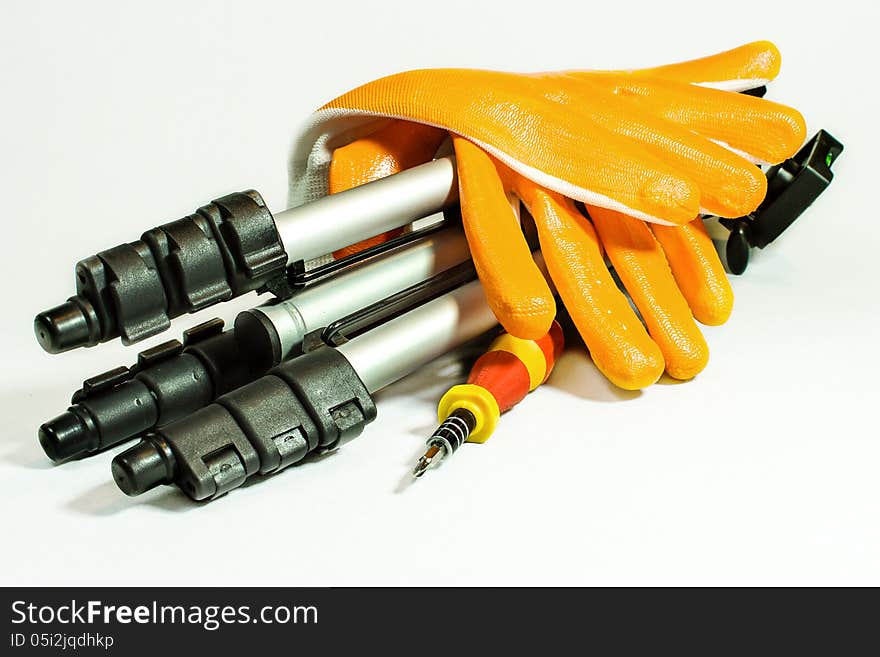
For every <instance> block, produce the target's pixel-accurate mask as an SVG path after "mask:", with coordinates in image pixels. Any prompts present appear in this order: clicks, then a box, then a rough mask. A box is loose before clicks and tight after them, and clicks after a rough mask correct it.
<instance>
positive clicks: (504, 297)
mask: <svg viewBox="0 0 880 657" xmlns="http://www.w3.org/2000/svg"><path fill="white" fill-rule="evenodd" d="M453 145H454V146H455V157H456V163H457V168H458V185H459V199H460V202H461V217H462V225H463V226H464V231H465V236H466V237H467V241H468V246H469V247H470V250H471V257H472V258H473V261H474V265H475V267H476V270H477V275H478V276H479V277H480V282H481V283H482V284H483V290H484V291H485V294H486V300H487V301H488V303H489V307H490V308H492V312H494V313H495V316H496V317H497V318H498V321H499V322H500V323H501V325H502V326H503V327H504V328H505V330H506V331H507V332H508V333H510V334H511V335H513V336H515V337H517V338H523V339H526V340H537V339H538V338H540V337H541V336H543V335H544V334H545V333H547V332H548V331H549V330H550V326H551V324H552V323H553V319H554V317H555V316H556V304H555V302H554V300H553V293H552V292H551V291H550V287H549V286H548V285H547V281H546V280H545V279H544V276H543V275H542V274H541V271H540V270H539V269H538V267H537V265H536V264H535V261H534V260H533V259H532V254H531V251H530V250H529V247H528V244H527V243H526V240H525V237H524V236H523V234H522V231H521V230H520V227H519V224H518V223H517V221H516V219H515V217H514V214H513V210H512V209H511V207H510V203H509V201H508V198H507V195H506V194H505V191H504V187H503V186H502V184H501V178H499V176H498V171H497V170H496V169H495V164H494V162H492V160H491V159H490V158H489V156H488V155H487V154H486V153H484V152H483V151H482V150H480V148H479V147H477V146H476V145H474V144H473V143H471V142H470V141H468V140H467V139H464V138H462V137H459V136H453Z"/></svg>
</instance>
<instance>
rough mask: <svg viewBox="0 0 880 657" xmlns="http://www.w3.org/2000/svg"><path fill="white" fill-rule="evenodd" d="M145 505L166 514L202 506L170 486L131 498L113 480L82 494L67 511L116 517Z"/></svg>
mask: <svg viewBox="0 0 880 657" xmlns="http://www.w3.org/2000/svg"><path fill="white" fill-rule="evenodd" d="M143 506H152V507H156V508H158V509H161V510H163V511H175V512H183V511H189V510H192V509H198V508H199V506H200V504H199V503H198V502H193V501H192V500H191V499H189V498H188V497H186V496H185V495H184V494H183V493H181V492H180V491H179V490H177V488H172V487H170V486H163V487H161V488H158V489H156V490H152V491H149V492H147V493H144V494H143V495H142V496H140V497H128V496H127V495H125V494H124V493H123V492H122V491H120V490H119V488H117V487H116V483H115V482H113V481H112V480H111V481H105V482H104V483H103V484H100V485H98V486H94V487H93V488H90V489H88V490H86V491H84V492H82V493H80V494H79V495H78V496H77V497H75V498H74V499H72V500H71V501H70V502H69V503H68V504H67V508H68V509H70V510H71V511H74V512H76V513H80V514H83V515H87V516H98V517H103V516H112V515H116V514H118V513H121V512H123V511H126V510H129V509H133V508H135V507H143Z"/></svg>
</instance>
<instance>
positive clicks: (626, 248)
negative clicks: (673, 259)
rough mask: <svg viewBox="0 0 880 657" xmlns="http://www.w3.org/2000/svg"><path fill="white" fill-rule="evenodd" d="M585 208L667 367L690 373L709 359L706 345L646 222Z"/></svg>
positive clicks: (670, 371) (690, 375) (678, 373)
mask: <svg viewBox="0 0 880 657" xmlns="http://www.w3.org/2000/svg"><path fill="white" fill-rule="evenodd" d="M587 210H588V211H589V213H590V217H592V219H593V225H594V226H595V227H596V231H597V233H598V234H599V237H600V238H601V239H602V243H603V244H604V245H605V252H606V253H607V254H608V258H609V259H610V260H611V262H612V264H613V265H614V269H615V271H616V272H617V275H618V276H619V277H620V280H621V281H622V282H623V285H624V287H625V288H626V290H627V291H628V292H629V295H630V298H632V300H633V303H635V305H636V307H637V308H638V309H639V313H640V314H641V315H642V319H644V321H645V324H646V325H647V327H648V332H649V333H650V335H651V338H652V339H653V340H654V342H656V343H657V345H658V346H659V347H660V351H661V352H662V354H663V359H664V360H665V361H666V372H667V373H668V374H669V375H670V376H671V377H674V378H676V379H690V378H693V377H694V376H696V375H697V374H698V373H699V372H700V371H702V369H703V368H704V367H705V366H706V363H708V361H709V347H708V345H707V344H706V340H705V339H704V338H703V335H702V333H700V330H699V329H698V328H697V325H696V323H695V322H694V318H693V316H692V315H691V310H690V308H689V307H688V304H687V301H686V300H685V298H684V296H683V295H682V293H681V291H680V290H679V289H678V286H677V285H676V283H675V279H674V278H673V276H672V272H671V271H670V269H669V264H668V262H667V261H666V256H665V255H664V254H663V248H662V247H661V246H660V243H659V242H658V241H657V239H656V238H655V237H654V234H653V233H652V232H651V229H650V227H648V225H647V224H646V223H645V222H644V221H639V220H638V219H633V218H632V217H627V216H625V215H622V214H620V213H618V212H614V211H612V210H605V209H604V208H594V207H588V208H587Z"/></svg>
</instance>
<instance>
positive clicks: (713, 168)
mask: <svg viewBox="0 0 880 657" xmlns="http://www.w3.org/2000/svg"><path fill="white" fill-rule="evenodd" d="M554 83H555V84H554V88H556V89H557V90H558V91H559V92H560V96H558V98H559V102H560V104H561V105H562V106H564V107H565V108H566V110H568V111H569V112H570V113H571V115H572V116H573V117H577V118H578V119H579V120H580V122H583V123H586V122H587V121H589V120H592V121H594V122H595V123H596V124H597V125H599V126H600V127H602V128H604V129H605V130H607V131H608V132H610V133H612V134H615V135H617V136H618V137H620V138H622V139H624V140H626V141H631V142H634V143H636V144H639V145H641V146H642V147H643V148H644V149H645V151H646V152H648V153H649V154H651V155H653V156H654V157H656V158H658V159H660V158H662V159H663V160H665V161H666V162H667V164H669V165H670V166H672V167H674V168H675V169H676V170H678V171H679V172H680V174H681V175H682V176H685V175H686V176H687V177H688V178H689V179H691V180H693V181H694V182H695V183H696V184H697V185H698V186H699V188H700V205H701V208H702V209H703V210H705V211H706V212H709V213H711V214H715V215H718V216H720V217H741V216H744V215H746V214H748V213H750V212H753V211H754V210H755V209H756V208H757V207H758V206H759V205H760V204H761V201H763V200H764V196H765V194H766V193H767V178H766V177H765V176H764V174H762V173H761V171H760V169H758V167H756V166H755V165H754V164H752V163H751V162H749V161H747V160H745V159H743V158H742V157H740V156H739V155H737V154H735V153H732V152H731V151H730V150H728V149H726V148H724V147H722V146H719V145H718V144H715V143H713V142H711V141H709V140H708V139H706V138H705V137H702V136H700V135H698V134H696V133H694V132H692V131H691V130H688V129H687V128H684V127H682V126H679V125H677V124H675V123H671V122H669V121H666V120H665V119H663V118H658V117H656V116H653V115H651V114H649V113H647V112H645V111H643V110H642V109H641V108H639V106H638V105H636V104H635V103H632V102H628V101H627V100H626V99H621V98H618V97H615V96H614V94H609V93H607V90H605V89H603V88H602V86H601V85H597V84H594V83H593V82H591V81H589V80H587V79H583V78H582V79H579V80H576V79H573V78H570V77H567V76H556V78H555V80H554ZM597 90H598V91H597ZM722 93H723V92H722ZM599 94H602V95H605V96H606V101H605V102H603V103H601V104H597V105H596V106H594V107H589V106H588V105H587V102H588V99H589V97H590V96H596V95H599ZM587 108H589V109H587ZM585 111H588V112H589V116H583V114H584V112H585ZM690 219H693V217H691V218H690Z"/></svg>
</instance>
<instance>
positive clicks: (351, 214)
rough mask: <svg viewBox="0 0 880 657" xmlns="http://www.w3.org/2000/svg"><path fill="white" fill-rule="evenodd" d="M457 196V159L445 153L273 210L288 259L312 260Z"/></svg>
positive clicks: (426, 212) (433, 209) (428, 212)
mask: <svg viewBox="0 0 880 657" xmlns="http://www.w3.org/2000/svg"><path fill="white" fill-rule="evenodd" d="M457 199H458V182H457V180H456V176H455V161H454V159H453V158H452V157H443V158H439V159H437V160H433V161H431V162H428V163H427V164H422V165H419V166H417V167H413V168H412V169H406V170H405V171H401V172H400V173H396V174H394V175H393V176H388V177H387V178H382V179H381V180H376V181H374V182H371V183H367V184H366V185H361V186H360V187H355V188H354V189H350V190H348V191H345V192H340V193H338V194H331V195H329V196H325V197H323V198H320V199H318V200H317V201H312V202H311V203H306V204H305V205H301V206H299V207H296V208H290V209H289V210H285V211H283V212H279V213H277V214H275V215H274V216H275V226H276V227H277V229H278V233H279V235H280V236H281V241H282V243H283V244H284V249H285V250H286V251H287V258H288V262H297V261H299V260H312V259H313V258H317V257H319V256H323V255H326V254H328V253H332V252H333V251H336V250H338V249H341V248H343V247H345V246H349V245H351V244H355V243H357V242H360V241H361V240H363V239H366V238H368V237H373V236H374V235H380V234H381V233H384V232H387V231H389V230H392V229H394V228H399V227H401V226H405V225H407V224H409V223H412V222H413V221H415V220H416V219H421V218H423V217H427V216H428V215H431V214H434V213H435V212H439V211H440V210H442V209H443V208H445V207H447V206H448V205H451V204H452V203H454V202H455V201H456V200H457Z"/></svg>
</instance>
